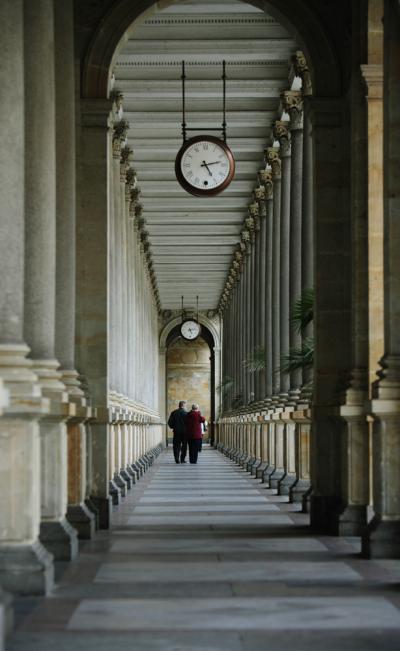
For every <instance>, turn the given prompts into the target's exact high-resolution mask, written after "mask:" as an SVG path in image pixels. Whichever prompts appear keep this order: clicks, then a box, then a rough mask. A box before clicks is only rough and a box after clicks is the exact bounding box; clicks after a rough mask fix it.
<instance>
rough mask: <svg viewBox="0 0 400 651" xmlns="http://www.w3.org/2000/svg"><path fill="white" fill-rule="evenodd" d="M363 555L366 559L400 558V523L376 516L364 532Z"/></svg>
mask: <svg viewBox="0 0 400 651" xmlns="http://www.w3.org/2000/svg"><path fill="white" fill-rule="evenodd" d="M361 554H362V556H363V557H364V558H400V521H398V520H396V521H393V520H390V521H388V520H381V519H380V517H379V516H377V515H375V516H374V518H373V519H372V520H371V522H370V523H369V525H368V527H367V529H366V530H365V531H364V535H363V538H362V548H361Z"/></svg>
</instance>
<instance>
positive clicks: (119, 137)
mask: <svg viewBox="0 0 400 651" xmlns="http://www.w3.org/2000/svg"><path fill="white" fill-rule="evenodd" d="M128 129H129V122H128V121H127V120H118V122H114V127H113V138H112V146H113V158H116V159H120V158H121V148H122V143H123V142H124V140H126V135H127V133H128Z"/></svg>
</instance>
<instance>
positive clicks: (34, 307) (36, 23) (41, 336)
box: [24, 0, 78, 560]
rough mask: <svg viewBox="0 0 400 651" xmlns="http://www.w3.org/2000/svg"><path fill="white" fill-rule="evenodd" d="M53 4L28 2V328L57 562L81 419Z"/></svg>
mask: <svg viewBox="0 0 400 651" xmlns="http://www.w3.org/2000/svg"><path fill="white" fill-rule="evenodd" d="M54 54H55V51H54V13H53V0H40V1H39V2H37V3H35V4H34V5H32V3H29V2H26V3H25V89H26V111H25V139H26V149H27V151H28V152H29V159H26V161H25V163H26V167H25V213H26V222H25V259H26V262H25V315H24V319H25V323H24V332H25V338H26V341H27V343H28V344H29V345H30V347H31V357H32V359H33V360H34V362H33V367H34V368H35V370H36V372H37V374H38V377H39V380H40V382H41V384H42V387H43V393H44V395H46V396H47V397H49V398H50V399H51V406H50V413H49V414H48V415H47V416H46V417H45V418H44V419H42V421H41V423H40V434H41V507H42V523H41V527H40V539H41V541H42V542H43V544H44V545H45V546H46V548H47V549H48V550H49V551H51V552H52V553H53V554H54V556H55V558H56V559H60V560H69V559H71V558H73V557H74V556H75V555H76V553H77V551H78V543H77V535H76V531H75V530H74V529H73V528H72V527H71V525H70V524H69V523H68V521H67V520H66V517H65V515H66V511H67V437H66V425H65V421H66V419H67V417H68V416H73V415H74V414H75V408H74V405H72V404H69V403H68V394H67V392H66V390H65V385H64V384H63V383H62V381H61V373H60V372H58V371H57V369H58V367H59V362H58V360H57V359H56V356H55V317H56V312H55V304H56V301H55V299H56V173H55V170H56V142H55V78H54V63H55V62H54Z"/></svg>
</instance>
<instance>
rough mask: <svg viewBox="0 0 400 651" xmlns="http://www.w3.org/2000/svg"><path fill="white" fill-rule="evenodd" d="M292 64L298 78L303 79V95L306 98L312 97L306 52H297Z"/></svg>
mask: <svg viewBox="0 0 400 651" xmlns="http://www.w3.org/2000/svg"><path fill="white" fill-rule="evenodd" d="M292 63H293V67H294V71H295V74H296V77H300V78H301V81H302V91H303V95H304V96H305V97H307V96H309V95H312V84H311V75H310V71H309V69H308V64H307V60H306V57H305V56H304V52H302V51H301V50H297V52H296V53H295V54H294V55H293V57H292Z"/></svg>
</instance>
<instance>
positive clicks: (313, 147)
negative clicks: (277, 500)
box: [218, 0, 400, 558]
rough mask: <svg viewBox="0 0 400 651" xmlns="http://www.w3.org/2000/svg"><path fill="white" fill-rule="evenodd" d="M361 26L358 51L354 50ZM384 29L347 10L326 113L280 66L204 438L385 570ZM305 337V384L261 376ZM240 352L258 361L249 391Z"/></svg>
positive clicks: (391, 224) (389, 179) (395, 542)
mask: <svg viewBox="0 0 400 651" xmlns="http://www.w3.org/2000/svg"><path fill="white" fill-rule="evenodd" d="M383 13H384V25H385V30H384V31H383V26H382V20H381V18H382V15H383ZM366 24H368V29H367V33H368V38H366V39H365V38H358V37H359V36H362V35H363V34H365V31H364V29H365V25H366ZM386 25H388V28H386ZM399 27H400V16H399V10H398V6H397V5H396V3H394V2H391V1H390V0H387V1H386V2H385V3H383V2H370V3H369V5H368V8H367V7H366V6H361V5H359V6H358V7H357V8H354V11H353V27H352V29H353V34H354V38H353V39H352V49H351V74H350V81H349V91H348V95H347V96H346V97H345V98H342V99H339V98H335V97H312V96H311V94H310V92H309V91H311V87H310V85H309V75H308V70H307V63H306V61H305V59H304V57H303V56H302V55H301V54H300V53H297V55H296V57H295V59H294V62H293V70H294V73H295V76H297V77H301V79H302V89H301V90H300V91H299V90H293V87H292V88H291V90H289V91H288V92H285V93H283V97H282V108H283V109H284V110H285V114H284V115H283V119H282V120H280V121H278V122H276V123H275V124H274V125H273V133H274V141H273V142H271V146H270V147H268V148H267V149H266V163H267V165H266V168H265V169H264V170H262V171H260V173H259V181H260V185H259V187H257V188H256V189H255V191H254V198H255V201H254V203H253V204H251V205H250V207H249V216H248V217H247V218H246V219H245V222H244V229H243V231H242V241H241V243H240V245H239V246H238V248H237V251H236V252H235V257H234V261H233V263H232V268H231V271H230V275H229V278H228V282H227V284H226V287H225V290H224V292H223V295H222V299H221V303H220V312H221V314H222V318H223V323H224V344H223V359H224V360H225V363H224V375H225V376H226V377H228V378H229V382H226V383H225V385H224V383H222V385H221V386H222V387H223V386H225V387H226V388H228V390H226V392H225V397H224V410H223V413H222V415H221V418H220V421H219V437H218V440H219V447H220V448H221V449H222V450H224V451H225V453H227V454H229V455H230V456H232V457H234V458H236V459H238V460H240V461H241V462H242V463H245V464H247V465H248V467H249V468H251V469H252V470H253V471H254V472H256V473H257V474H258V476H260V477H261V478H262V479H263V480H264V481H266V482H268V483H269V485H270V486H271V487H273V488H277V490H278V493H280V494H288V495H289V499H290V500H291V501H301V502H302V504H303V509H304V510H309V511H310V515H311V525H312V526H313V527H314V528H315V529H317V530H320V531H323V532H328V533H331V534H332V533H333V534H339V535H357V536H361V537H362V544H363V553H364V555H365V556H367V557H397V558H398V557H400V545H399V537H398V522H399V516H400V510H399V504H400V501H399V499H400V498H399V496H400V487H399V484H398V464H399V459H400V450H399V445H398V444H399V439H398V435H397V432H398V430H399V427H398V424H399V413H400V412H399V406H398V405H399V403H398V392H397V391H398V372H397V370H396V369H397V366H398V363H397V361H396V360H397V357H398V352H397V348H398V346H397V340H396V334H395V331H394V329H395V328H396V323H397V315H398V305H399V296H398V295H397V291H396V289H395V288H396V287H398V284H397V282H398V281H397V280H396V279H397V278H398V277H399V275H398V260H397V259H395V256H394V252H393V247H395V246H396V245H397V243H398V242H397V240H398V232H397V230H398V229H397V226H396V225H395V214H398V210H397V209H398V196H399V192H400V187H399V183H398V178H397V181H396V179H395V173H394V170H395V166H396V164H398V157H399V144H398V139H397V140H396V138H395V137H394V133H395V127H394V121H395V117H394V116H395V111H396V109H395V104H396V101H397V100H398V93H399V64H398V56H397V55H396V54H395V50H396V45H395V43H396V42H397V44H398V35H399ZM396 39H397V41H396ZM397 54H398V51H397ZM292 78H293V77H291V79H292ZM384 88H386V93H385V92H384ZM396 98H397V100H396ZM385 102H386V105H385ZM288 117H289V119H287V118H288ZM396 161H397V162H396ZM367 163H368V165H367ZM396 201H397V203H396ZM395 206H397V207H395ZM396 210H397V213H396ZM257 241H258V244H257ZM260 252H261V253H260ZM263 255H264V256H265V258H266V262H264V261H263V259H262V258H263ZM313 255H314V256H315V257H314V262H312V257H313ZM254 258H256V260H255V262H253V259H254ZM270 260H271V261H272V264H270V263H269V262H270ZM264 264H265V265H266V266H265V270H264ZM257 270H258V271H257ZM260 270H261V275H258V274H260ZM382 277H383V283H382ZM313 278H314V280H313ZM263 283H264V284H263ZM312 287H314V290H315V301H314V306H313V321H312V323H309V324H308V326H307V328H305V329H304V331H303V333H299V332H296V331H295V330H294V329H293V328H292V329H291V324H290V317H291V313H292V310H293V306H294V302H295V301H296V299H297V298H298V297H299V294H300V293H301V290H302V289H303V290H304V289H308V288H312ZM253 292H254V295H255V297H259V301H258V303H259V304H258V305H255V300H256V299H255V298H252V297H251V294H252V293H253ZM382 316H383V320H382ZM257 321H258V322H259V323H260V327H259V328H258V329H257V327H256V326H255V323H256V322H257ZM312 329H313V330H314V338H315V351H314V360H313V377H312V378H311V377H310V370H308V369H295V370H293V371H292V372H291V373H290V374H289V373H288V374H282V371H281V370H280V371H279V370H278V372H276V371H277V369H279V368H280V367H281V363H282V362H281V360H282V356H285V355H287V353H288V351H289V350H290V349H291V348H293V347H295V348H300V347H301V344H302V342H303V343H304V341H305V339H306V338H308V337H310V336H312ZM243 330H244V334H243ZM254 346H259V347H260V349H261V355H264V357H265V362H263V363H261V366H262V368H261V370H259V371H258V372H253V374H252V376H253V379H251V377H250V373H249V372H248V371H247V369H246V366H247V367H248V366H249V364H248V363H246V362H247V360H250V361H251V362H252V361H253V360H252V355H253V351H254ZM259 357H260V350H259V351H258V356H257V359H258V360H259ZM380 358H381V359H380ZM255 367H256V365H255V364H253V369H254V368H255ZM379 367H380V370H379V372H378V375H377V370H378V369H379ZM310 379H312V391H310ZM253 385H254V393H253ZM371 477H372V484H371V483H370V478H371ZM368 507H372V510H373V512H374V514H375V515H374V517H373V519H372V520H370V519H369V516H368V510H369V508H368Z"/></svg>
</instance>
